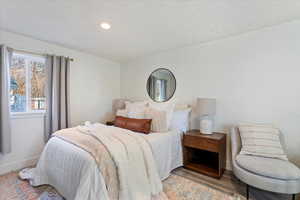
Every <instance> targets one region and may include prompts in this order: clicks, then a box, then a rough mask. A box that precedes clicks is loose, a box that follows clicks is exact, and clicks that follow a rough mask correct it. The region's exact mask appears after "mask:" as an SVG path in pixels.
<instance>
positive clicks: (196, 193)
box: [0, 172, 244, 200]
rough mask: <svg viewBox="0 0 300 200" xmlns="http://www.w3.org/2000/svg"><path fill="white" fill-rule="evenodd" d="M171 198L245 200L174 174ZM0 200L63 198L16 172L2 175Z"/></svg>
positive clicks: (169, 183)
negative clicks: (34, 184)
mask: <svg viewBox="0 0 300 200" xmlns="http://www.w3.org/2000/svg"><path fill="white" fill-rule="evenodd" d="M163 187H164V192H165V193H166V195H167V196H168V197H169V199H170V200H244V198H243V197H241V196H239V195H237V194H228V193H224V192H221V191H218V190H216V189H213V188H210V187H208V186H205V185H202V184H199V183H197V182H194V181H192V180H189V179H187V178H184V177H182V176H179V175H175V174H172V175H171V176H170V177H169V178H168V179H166V180H165V181H164V182H163ZM0 200H63V198H62V197H61V196H60V195H59V194H58V193H57V192H56V191H55V189H54V188H52V187H50V186H40V187H32V186H30V185H29V183H28V182H27V181H23V180H20V179H19V178H18V174H17V173H16V172H13V173H9V174H6V175H4V176H0Z"/></svg>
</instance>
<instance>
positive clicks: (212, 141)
mask: <svg viewBox="0 0 300 200" xmlns="http://www.w3.org/2000/svg"><path fill="white" fill-rule="evenodd" d="M183 156H184V167H185V168H187V169H191V170H193V171H196V172H200V173H203V174H206V175H208V176H212V177H215V178H221V177H222V175H223V172H224V171H225V167H226V134H224V133H216V132H214V133H213V134H209V135H208V134H201V133H200V131H199V130H191V131H188V132H187V133H186V134H185V135H184V137H183Z"/></svg>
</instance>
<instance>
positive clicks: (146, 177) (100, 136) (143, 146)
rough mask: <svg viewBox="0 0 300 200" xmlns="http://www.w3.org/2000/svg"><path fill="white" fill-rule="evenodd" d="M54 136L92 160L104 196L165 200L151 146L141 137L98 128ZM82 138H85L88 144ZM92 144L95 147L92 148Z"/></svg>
mask: <svg viewBox="0 0 300 200" xmlns="http://www.w3.org/2000/svg"><path fill="white" fill-rule="evenodd" d="M71 130H72V131H71ZM55 136H56V137H59V138H62V139H64V140H66V141H69V142H70V143H73V144H75V145H77V146H79V147H80V148H82V149H84V150H86V151H87V152H89V153H90V154H91V155H92V156H93V157H94V159H95V161H96V162H97V165H98V167H99V169H100V171H101V173H102V176H103V178H104V179H105V181H106V184H107V186H106V187H107V188H108V193H109V194H108V196H109V197H110V198H111V199H116V198H117V197H118V199H120V200H154V199H167V197H166V196H165V195H164V193H163V189H162V183H161V180H160V177H159V175H158V172H157V169H156V164H155V161H154V158H153V155H152V150H151V146H150V145H149V144H148V143H147V141H146V140H145V139H144V138H143V137H142V136H139V135H138V134H136V133H133V132H131V131H128V130H125V129H121V128H116V127H109V126H105V125H102V124H93V125H88V126H79V127H76V128H73V129H65V130H61V131H58V132H57V133H55ZM86 136H89V139H88V140H87V137H86ZM95 140H97V142H98V145H97V144H95ZM87 141H89V142H87ZM103 146H104V147H105V148H103ZM105 149H106V150H107V152H109V155H110V156H111V157H110V158H108V156H107V155H108V154H107V153H106V152H105ZM100 157H105V158H107V159H105V160H104V159H100ZM110 159H111V160H112V161H113V162H111V160H110ZM111 165H113V166H111ZM116 174H117V175H116ZM116 177H117V178H116ZM116 181H117V182H116Z"/></svg>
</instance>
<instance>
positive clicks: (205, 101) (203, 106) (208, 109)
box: [196, 98, 216, 116]
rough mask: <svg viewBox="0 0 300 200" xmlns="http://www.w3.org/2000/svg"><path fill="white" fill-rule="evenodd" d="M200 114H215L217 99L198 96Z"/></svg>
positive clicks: (197, 109) (198, 111)
mask: <svg viewBox="0 0 300 200" xmlns="http://www.w3.org/2000/svg"><path fill="white" fill-rule="evenodd" d="M196 111H197V113H198V115H200V116H203V115H215V114H216V99H209V98H197V108H196Z"/></svg>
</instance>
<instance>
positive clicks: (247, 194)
mask: <svg viewBox="0 0 300 200" xmlns="http://www.w3.org/2000/svg"><path fill="white" fill-rule="evenodd" d="M246 197H247V200H248V199H249V185H248V184H247V185H246ZM293 200H294V199H293Z"/></svg>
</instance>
